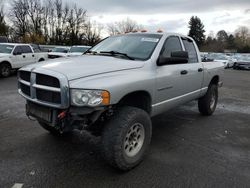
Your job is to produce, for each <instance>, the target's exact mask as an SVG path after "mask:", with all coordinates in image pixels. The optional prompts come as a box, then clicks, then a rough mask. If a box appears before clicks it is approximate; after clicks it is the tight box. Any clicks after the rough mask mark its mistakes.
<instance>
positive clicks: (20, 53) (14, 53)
mask: <svg viewBox="0 0 250 188" xmlns="http://www.w3.org/2000/svg"><path fill="white" fill-rule="evenodd" d="M13 55H22V52H13Z"/></svg>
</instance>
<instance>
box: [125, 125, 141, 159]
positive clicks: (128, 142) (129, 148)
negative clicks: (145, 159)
mask: <svg viewBox="0 0 250 188" xmlns="http://www.w3.org/2000/svg"><path fill="white" fill-rule="evenodd" d="M144 139H145V129H144V127H143V125H142V124H140V123H135V124H134V125H132V126H131V127H130V129H129V130H128V132H127V134H126V137H125V139H124V145H123V150H124V153H125V154H126V155H127V156H128V157H134V156H135V155H137V154H138V153H139V152H140V150H141V148H142V146H143V143H144Z"/></svg>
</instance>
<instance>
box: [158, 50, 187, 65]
mask: <svg viewBox="0 0 250 188" xmlns="http://www.w3.org/2000/svg"><path fill="white" fill-rule="evenodd" d="M185 63H188V52H186V51H176V52H171V57H163V56H160V57H159V59H158V61H157V65H158V66H162V65H168V64H185Z"/></svg>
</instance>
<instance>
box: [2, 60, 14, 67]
mask: <svg viewBox="0 0 250 188" xmlns="http://www.w3.org/2000/svg"><path fill="white" fill-rule="evenodd" d="M3 64H6V65H9V66H10V68H12V66H11V64H10V63H9V62H8V61H3V62H1V63H0V65H3Z"/></svg>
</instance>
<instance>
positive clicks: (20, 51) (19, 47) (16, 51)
mask: <svg viewBox="0 0 250 188" xmlns="http://www.w3.org/2000/svg"><path fill="white" fill-rule="evenodd" d="M22 53H23V52H22V48H21V46H16V48H15V50H14V52H13V54H22Z"/></svg>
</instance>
